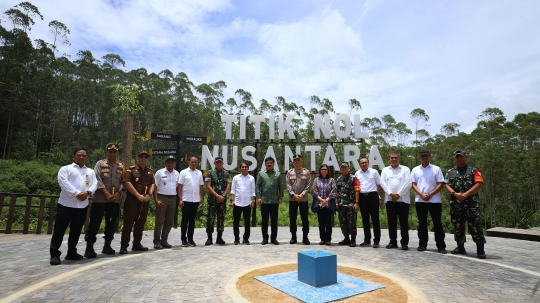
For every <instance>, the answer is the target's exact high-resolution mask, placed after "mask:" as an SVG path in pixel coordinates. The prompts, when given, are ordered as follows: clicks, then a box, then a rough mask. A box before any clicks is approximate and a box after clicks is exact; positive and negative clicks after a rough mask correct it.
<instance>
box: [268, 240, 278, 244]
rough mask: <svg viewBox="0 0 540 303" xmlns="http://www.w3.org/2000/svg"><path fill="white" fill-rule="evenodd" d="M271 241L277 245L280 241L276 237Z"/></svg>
mask: <svg viewBox="0 0 540 303" xmlns="http://www.w3.org/2000/svg"><path fill="white" fill-rule="evenodd" d="M270 243H272V244H275V245H279V242H278V241H277V240H276V239H273V240H270Z"/></svg>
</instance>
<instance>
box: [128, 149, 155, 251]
mask: <svg viewBox="0 0 540 303" xmlns="http://www.w3.org/2000/svg"><path fill="white" fill-rule="evenodd" d="M149 157H150V155H149V154H148V152H147V151H145V150H143V151H141V152H139V154H138V155H137V165H133V166H130V167H128V169H127V170H126V172H125V173H124V183H125V186H126V192H127V195H126V201H124V228H122V240H121V242H120V253H121V254H127V253H128V251H127V248H128V246H129V240H130V234H131V229H133V246H132V247H131V250H136V251H147V250H148V247H144V246H143V245H142V244H141V240H142V233H143V228H144V224H145V223H146V216H147V215H148V204H149V203H148V201H150V198H151V197H152V193H153V192H154V189H155V185H154V184H155V181H154V174H153V173H152V170H151V169H150V168H149V167H148V166H146V164H147V163H148V158H149Z"/></svg>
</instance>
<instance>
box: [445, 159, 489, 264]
mask: <svg viewBox="0 0 540 303" xmlns="http://www.w3.org/2000/svg"><path fill="white" fill-rule="evenodd" d="M454 163H455V164H456V166H454V167H452V168H451V169H449V170H448V172H447V173H446V177H445V188H446V190H447V191H448V192H449V193H450V216H451V218H452V223H453V224H454V238H455V240H456V242H457V245H458V247H457V248H456V249H454V250H452V253H453V254H461V255H464V254H466V253H467V252H466V251H465V241H466V238H465V224H467V225H468V226H469V233H470V234H471V236H472V238H473V241H474V242H475V243H476V254H477V257H478V258H479V259H485V258H486V253H485V251H484V244H485V243H486V238H485V237H484V231H483V227H482V219H481V218H480V209H479V208H478V192H479V191H480V189H481V188H482V186H483V185H484V178H483V177H482V173H480V170H479V169H478V168H475V167H472V166H468V165H467V156H466V155H465V153H464V152H463V151H461V150H457V151H455V152H454Z"/></svg>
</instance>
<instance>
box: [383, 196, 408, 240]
mask: <svg viewBox="0 0 540 303" xmlns="http://www.w3.org/2000/svg"><path fill="white" fill-rule="evenodd" d="M409 206H410V205H409V204H407V203H405V202H395V203H394V202H392V201H388V202H386V214H387V216H388V234H389V236H390V243H392V244H395V245H397V220H398V218H399V226H400V229H401V241H400V242H401V246H408V245H409V218H408V217H409Z"/></svg>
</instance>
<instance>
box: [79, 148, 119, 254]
mask: <svg viewBox="0 0 540 303" xmlns="http://www.w3.org/2000/svg"><path fill="white" fill-rule="evenodd" d="M106 155H107V159H104V160H99V161H98V162H97V163H96V165H95V166H94V173H95V174H96V179H97V189H98V190H97V191H96V193H95V194H94V197H93V199H92V206H91V207H90V224H88V229H87V230H86V235H85V236H84V239H85V240H86V251H85V252H84V256H85V257H86V258H95V257H96V256H97V254H96V252H95V251H94V243H96V240H97V239H96V235H97V233H98V231H99V227H100V225H101V220H102V219H103V216H105V236H104V237H103V238H104V239H105V245H103V250H102V251H101V252H102V253H104V254H107V255H114V253H115V251H114V249H112V247H111V242H112V240H113V239H114V231H115V224H116V220H117V219H118V215H119V214H120V200H121V199H120V193H121V192H122V191H124V183H123V182H122V175H123V171H124V166H123V164H122V163H120V162H118V160H117V157H118V145H116V144H112V143H111V144H109V145H107V151H106Z"/></svg>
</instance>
